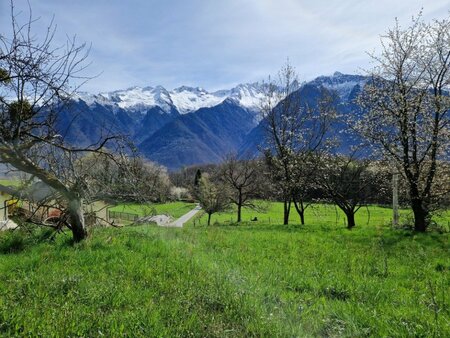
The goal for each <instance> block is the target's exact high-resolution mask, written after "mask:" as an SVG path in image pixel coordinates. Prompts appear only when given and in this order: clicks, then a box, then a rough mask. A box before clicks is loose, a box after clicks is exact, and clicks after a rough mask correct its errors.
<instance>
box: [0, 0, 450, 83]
mask: <svg viewBox="0 0 450 338" xmlns="http://www.w3.org/2000/svg"><path fill="white" fill-rule="evenodd" d="M14 2H15V5H16V11H17V12H20V11H22V14H21V15H20V17H19V18H20V19H24V20H25V19H26V18H27V15H28V4H27V1H26V0H16V1H14ZM29 3H30V4H31V8H32V12H33V17H35V18H40V20H39V21H38V22H37V23H36V24H35V27H34V30H35V33H36V34H37V35H38V36H39V35H40V34H42V32H43V31H44V29H45V25H46V24H47V23H48V22H49V21H50V20H51V19H52V17H53V16H54V18H55V19H54V22H55V23H56V24H57V29H58V35H57V36H56V38H55V40H56V42H58V43H61V42H63V41H64V38H65V37H66V35H68V36H73V35H76V36H77V39H78V41H80V42H87V43H88V44H92V47H91V51H90V56H89V60H90V61H91V62H92V64H91V66H90V67H89V74H99V73H101V74H100V75H99V76H98V77H97V78H95V79H92V80H90V81H89V83H87V84H86V85H84V87H83V90H85V91H90V92H99V91H109V90H114V89H123V88H127V87H131V86H135V85H137V86H156V85H163V86H165V87H166V88H168V89H172V88H174V87H178V86H181V85H190V86H201V87H204V88H206V89H209V90H215V89H221V88H229V87H231V86H233V85H235V84H238V83H242V82H253V81H260V80H263V79H266V78H267V76H268V75H270V74H274V73H276V72H277V70H278V69H279V68H280V67H281V65H282V64H283V63H284V62H285V61H286V58H289V60H290V62H291V64H293V65H294V66H295V67H296V69H297V72H298V73H299V75H300V78H301V79H302V80H310V79H312V78H314V77H316V76H319V75H326V74H331V73H333V72H334V71H340V72H344V73H361V72H362V69H364V68H366V69H367V68H368V67H370V60H369V57H368V56H367V54H366V53H365V52H366V51H376V50H377V48H378V46H379V35H380V34H382V33H384V32H385V31H386V29H387V28H388V27H390V26H392V25H393V23H394V20H395V18H396V17H397V18H398V19H399V21H400V23H401V24H402V25H403V26H406V25H408V23H409V22H410V19H411V17H412V16H413V15H416V14H417V13H418V12H419V11H420V10H421V8H423V15H424V17H425V18H426V19H427V20H429V19H432V18H442V17H444V16H446V15H448V13H449V12H448V11H449V10H450V1H449V0H433V1H431V0H428V1H425V0H421V1H416V0H395V1H393V0H373V1H372V0H365V1H364V0H336V1H334V0H327V1H325V0H315V1H310V0H126V1H124V0H29ZM9 16H10V8H9V1H7V0H0V32H1V33H3V34H7V32H8V27H9V26H8V22H9Z"/></svg>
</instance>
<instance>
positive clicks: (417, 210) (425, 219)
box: [411, 199, 430, 232]
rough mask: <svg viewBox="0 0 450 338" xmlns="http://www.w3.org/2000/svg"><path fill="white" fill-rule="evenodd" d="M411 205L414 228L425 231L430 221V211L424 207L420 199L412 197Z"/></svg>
mask: <svg viewBox="0 0 450 338" xmlns="http://www.w3.org/2000/svg"><path fill="white" fill-rule="evenodd" d="M411 207H412V209H413V212H414V230H415V231H419V232H425V231H426V230H427V228H428V224H429V222H430V219H429V216H430V212H429V211H428V210H427V208H425V207H424V203H423V201H422V200H421V199H413V200H412V202H411Z"/></svg>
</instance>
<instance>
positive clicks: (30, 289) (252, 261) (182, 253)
mask: <svg viewBox="0 0 450 338" xmlns="http://www.w3.org/2000/svg"><path fill="white" fill-rule="evenodd" d="M39 235H42V234H41V233H39V232H38V233H37V234H36V235H35V237H34V238H33V241H34V242H39V243H37V244H35V243H34V242H33V241H31V239H29V241H30V243H28V242H23V240H21V237H19V236H18V234H17V233H12V234H7V233H4V234H0V236H2V237H0V251H1V252H4V253H3V254H0V334H3V335H5V336H6V335H28V334H31V335H33V336H36V335H38V334H41V335H42V336H51V335H52V334H53V335H59V336H98V335H100V334H104V335H106V336H118V335H123V334H124V333H127V334H128V335H129V336H133V337H137V336H143V337H148V336H188V335H194V336H251V335H254V336H293V335H294V336H295V335H297V336H305V335H307V336H309V335H314V336H317V335H327V336H433V335H435V336H442V337H448V336H450V326H449V316H450V313H449V306H450V304H449V296H448V294H449V293H448V291H449V287H450V285H449V283H450V282H449V280H450V279H449V275H450V255H449V253H450V252H449V245H448V244H449V243H448V240H449V235H448V234H437V233H428V234H417V235H414V234H412V233H410V232H405V231H399V230H397V231H393V230H390V229H388V228H385V227H382V226H366V225H362V226H360V227H358V228H356V229H354V230H353V231H347V230H345V229H343V228H342V226H339V227H336V226H335V225H329V226H325V225H324V224H322V225H312V226H308V227H304V228H299V227H294V226H279V225H252V226H242V227H235V226H233V227H231V226H222V227H209V228H205V227H197V228H192V227H191V228H185V229H167V228H157V227H149V226H140V227H130V228H123V229H99V230H96V231H95V233H94V235H93V236H92V237H91V239H89V240H88V241H86V242H85V243H82V244H79V245H75V246H71V245H69V244H68V237H65V236H60V237H58V238H57V240H56V242H46V241H42V240H39ZM14 248H16V249H17V250H18V251H19V252H17V253H5V252H8V251H9V250H10V249H14Z"/></svg>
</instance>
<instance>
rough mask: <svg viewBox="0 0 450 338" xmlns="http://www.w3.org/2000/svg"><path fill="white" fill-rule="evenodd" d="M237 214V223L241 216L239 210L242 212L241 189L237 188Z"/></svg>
mask: <svg viewBox="0 0 450 338" xmlns="http://www.w3.org/2000/svg"><path fill="white" fill-rule="evenodd" d="M237 207H238V210H237V212H238V214H237V221H238V223H239V222H241V219H242V216H241V212H242V192H241V189H239V199H238V206H237Z"/></svg>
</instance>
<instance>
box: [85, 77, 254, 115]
mask: <svg viewBox="0 0 450 338" xmlns="http://www.w3.org/2000/svg"><path fill="white" fill-rule="evenodd" d="M262 97H263V91H262V86H261V84H259V83H250V84H240V85H238V86H236V87H234V88H232V89H229V90H218V91H215V92H208V91H207V90H205V89H203V88H201V87H189V86H181V87H178V88H175V89H173V90H171V91H168V90H167V89H165V88H164V87H162V86H156V87H143V88H142V87H131V88H128V89H125V90H116V91H113V92H105V93H100V94H98V95H91V94H87V93H83V94H80V95H79V97H77V99H82V100H83V101H85V102H86V103H87V104H88V105H94V104H95V103H100V104H104V105H105V104H106V105H112V106H116V107H118V108H123V109H128V110H131V111H134V112H138V113H142V114H145V113H146V112H147V111H148V109H149V108H152V107H155V106H158V107H160V108H161V109H162V110H163V111H164V112H166V113H171V112H172V111H173V109H176V110H177V111H178V112H180V113H181V114H187V113H190V112H193V111H196V110H198V109H200V108H205V107H213V106H216V105H218V104H220V103H222V102H223V101H224V100H225V99H227V98H230V99H233V100H234V101H235V102H237V103H239V104H240V105H241V106H243V107H245V108H248V109H250V110H253V111H257V110H258V107H259V103H260V101H261V99H262Z"/></svg>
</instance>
